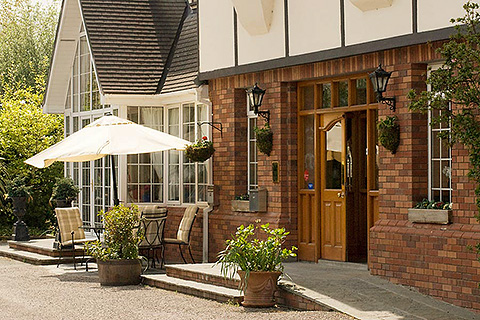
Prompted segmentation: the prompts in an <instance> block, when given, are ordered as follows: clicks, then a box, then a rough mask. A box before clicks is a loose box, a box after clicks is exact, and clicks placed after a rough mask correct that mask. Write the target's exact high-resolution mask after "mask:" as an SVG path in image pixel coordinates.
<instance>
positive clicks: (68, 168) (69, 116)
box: [64, 31, 118, 225]
mask: <svg viewBox="0 0 480 320" xmlns="http://www.w3.org/2000/svg"><path fill="white" fill-rule="evenodd" d="M83 37H86V33H85V31H81V32H79V35H78V38H77V46H76V48H75V50H76V51H75V54H74V56H75V57H74V59H77V65H76V67H77V75H78V81H77V83H76V88H73V83H74V81H73V76H74V67H75V62H73V63H72V66H71V68H70V78H69V83H68V89H67V92H68V91H70V94H68V93H67V97H66V100H65V107H67V105H69V106H70V107H69V108H68V109H64V124H65V126H64V137H67V136H68V135H70V134H72V133H74V126H73V122H74V119H77V121H78V128H77V130H80V129H81V128H82V120H83V119H87V118H89V119H90V122H92V121H93V119H94V118H96V117H101V116H102V115H104V114H106V113H108V112H111V113H113V114H115V113H117V112H118V109H116V108H112V107H111V106H105V105H102V106H101V108H99V109H93V105H92V102H93V95H92V92H93V81H90V88H89V91H90V110H85V111H81V106H80V102H81V101H80V99H81V93H80V88H81V85H80V71H81V65H80V64H81V55H80V41H81V39H82V38H83ZM87 46H88V51H89V57H90V61H89V66H88V68H89V74H90V77H91V79H92V78H93V75H94V73H95V72H96V71H95V68H94V66H93V60H92V55H91V50H90V45H89V43H88V39H87ZM95 81H96V82H97V88H98V87H99V84H98V78H97V76H96V74H95ZM75 90H76V91H75ZM75 93H78V94H77V96H75ZM74 98H77V103H78V104H77V106H78V111H75V110H74ZM105 161H106V160H105V158H104V159H102V171H103V172H104V171H105V168H106V167H105ZM89 165H90V181H89V182H88V185H90V197H89V198H90V204H89V206H90V218H89V220H90V223H91V225H93V223H94V222H95V220H98V219H97V217H96V216H97V215H96V213H95V188H94V186H93V184H92V181H93V179H94V174H95V170H94V168H95V165H94V161H90V162H89ZM78 166H79V167H78V170H79V175H78V181H77V186H78V187H79V188H80V193H79V195H78V197H77V200H75V204H76V205H80V204H81V203H82V199H83V191H82V185H83V175H82V162H81V163H79V164H78ZM117 166H118V162H117ZM116 172H117V174H118V170H117V171H116ZM73 173H74V165H73V163H65V164H64V175H65V176H67V177H72V178H73ZM112 185H113V182H112V178H111V175H110V186H109V188H110V203H106V201H105V199H103V209H104V210H105V209H107V208H108V207H109V206H111V205H112V204H113V190H112V189H113V188H112ZM101 187H102V194H104V193H105V190H106V185H105V175H104V174H103V175H102V186H101Z"/></svg>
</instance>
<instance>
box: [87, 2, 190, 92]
mask: <svg viewBox="0 0 480 320" xmlns="http://www.w3.org/2000/svg"><path fill="white" fill-rule="evenodd" d="M80 4H81V11H82V15H83V20H84V24H85V29H86V32H87V38H88V40H89V43H90V48H91V53H92V58H93V60H94V63H95V67H96V71H97V77H98V81H99V84H100V90H101V92H102V93H104V94H157V93H159V92H160V91H161V89H162V88H161V84H162V82H164V81H165V79H163V80H162V77H163V78H166V77H167V74H166V72H167V71H168V64H169V63H170V62H171V61H172V58H173V54H174V49H175V48H174V47H175V46H174V45H175V43H176V41H178V37H179V35H180V33H179V32H180V31H181V29H182V25H183V21H184V20H185V18H186V17H187V14H188V12H189V7H188V5H187V3H186V2H185V0H100V1H99V0H80ZM195 27H196V26H195ZM165 67H167V68H165Z"/></svg>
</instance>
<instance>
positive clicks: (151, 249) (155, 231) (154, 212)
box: [138, 206, 167, 269]
mask: <svg viewBox="0 0 480 320" xmlns="http://www.w3.org/2000/svg"><path fill="white" fill-rule="evenodd" d="M140 217H141V219H140V225H139V229H140V230H141V231H140V232H142V234H143V236H144V237H143V239H142V241H141V242H140V243H139V245H138V249H139V250H142V251H146V252H147V254H146V258H147V269H148V267H149V261H150V259H151V260H152V268H155V261H157V262H159V258H158V252H160V253H161V257H160V258H161V261H162V263H161V264H160V267H162V266H163V259H164V256H163V253H164V250H163V245H164V244H163V232H164V229H165V221H166V220H167V209H166V208H163V207H159V206H146V207H142V211H141V216H140Z"/></svg>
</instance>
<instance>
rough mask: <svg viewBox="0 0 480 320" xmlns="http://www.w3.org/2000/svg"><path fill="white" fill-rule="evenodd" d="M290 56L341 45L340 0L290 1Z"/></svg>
mask: <svg viewBox="0 0 480 320" xmlns="http://www.w3.org/2000/svg"><path fill="white" fill-rule="evenodd" d="M288 25H289V39H290V55H292V56H293V55H298V54H303V53H309V52H315V51H321V50H326V49H332V48H335V47H340V46H341V34H340V32H341V31H340V2H338V1H332V0H289V1H288Z"/></svg>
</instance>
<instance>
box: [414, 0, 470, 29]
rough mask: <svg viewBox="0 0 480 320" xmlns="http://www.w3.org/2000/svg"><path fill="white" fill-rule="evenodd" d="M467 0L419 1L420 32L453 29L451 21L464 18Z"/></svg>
mask: <svg viewBox="0 0 480 320" xmlns="http://www.w3.org/2000/svg"><path fill="white" fill-rule="evenodd" d="M466 2H467V1H466V0H420V1H418V32H422V31H430V30H434V29H440V28H446V27H451V26H453V24H451V23H450V19H452V18H459V17H463V15H464V14H465V11H464V10H463V4H464V3H466Z"/></svg>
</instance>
